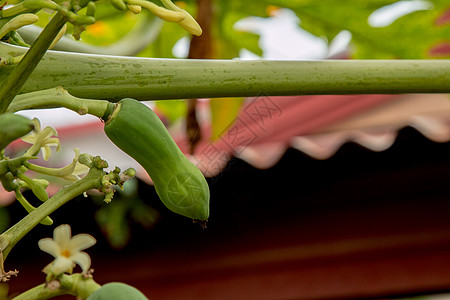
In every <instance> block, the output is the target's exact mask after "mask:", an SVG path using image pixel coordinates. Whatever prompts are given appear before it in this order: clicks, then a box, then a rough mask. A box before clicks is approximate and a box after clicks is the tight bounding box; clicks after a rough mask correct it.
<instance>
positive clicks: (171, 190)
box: [104, 98, 210, 220]
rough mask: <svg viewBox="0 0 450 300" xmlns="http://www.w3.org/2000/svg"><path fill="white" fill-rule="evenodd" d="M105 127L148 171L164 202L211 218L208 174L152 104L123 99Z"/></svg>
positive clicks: (198, 217)
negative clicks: (183, 148)
mask: <svg viewBox="0 0 450 300" xmlns="http://www.w3.org/2000/svg"><path fill="white" fill-rule="evenodd" d="M104 130H105V133H106V135H107V136H108V137H109V139H110V140H111V141H112V142H113V143H114V144H116V146H118V147H119V148H120V149H122V150H123V151H124V152H125V153H127V154H128V155H130V156H131V157H133V158H134V159H135V160H136V161H137V162H138V163H139V164H141V166H142V167H143V168H144V169H145V170H146V171H147V173H148V174H149V175H150V177H151V179H152V180H153V183H154V184H155V189H156V192H157V193H158V195H159V197H160V199H161V201H162V202H163V203H164V205H166V206H167V207H168V208H169V209H170V210H172V211H173V212H176V213H178V214H180V215H183V216H186V217H189V218H192V219H194V220H207V219H208V216H209V197H210V195H209V187H208V183H207V182H206V180H205V177H204V176H203V174H202V173H201V172H200V170H199V169H198V168H197V167H196V166H195V165H194V164H193V163H192V162H191V161H189V160H188V159H187V158H186V156H185V155H184V154H183V153H182V152H181V150H180V149H179V148H178V146H177V144H176V143H175V141H174V140H173V139H172V137H171V136H170V134H169V132H168V131H167V129H166V127H165V126H164V124H163V123H162V122H161V120H160V119H159V118H158V116H157V115H156V114H155V113H154V112H153V111H152V110H151V109H150V108H149V107H147V106H146V105H144V104H143V103H141V102H139V101H137V100H134V99H130V98H126V99H123V100H121V101H120V102H119V103H118V104H117V105H116V107H115V110H114V111H113V113H112V114H111V115H110V117H109V118H108V120H107V121H106V123H105V128H104Z"/></svg>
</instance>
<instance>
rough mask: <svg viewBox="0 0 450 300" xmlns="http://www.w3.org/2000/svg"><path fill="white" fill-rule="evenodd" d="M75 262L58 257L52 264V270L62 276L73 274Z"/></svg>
mask: <svg viewBox="0 0 450 300" xmlns="http://www.w3.org/2000/svg"><path fill="white" fill-rule="evenodd" d="M73 267H74V262H73V260H72V259H69V258H67V257H65V256H58V257H57V258H56V259H55V260H54V261H53V263H52V265H51V267H50V270H51V271H52V272H53V273H55V274H62V273H65V272H69V273H71V272H72V269H73Z"/></svg>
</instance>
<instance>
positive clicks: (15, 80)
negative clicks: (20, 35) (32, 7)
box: [0, 12, 66, 113]
mask: <svg viewBox="0 0 450 300" xmlns="http://www.w3.org/2000/svg"><path fill="white" fill-rule="evenodd" d="M65 23H66V20H65V17H64V16H63V15H62V14H61V13H59V12H58V13H57V14H56V15H55V16H54V17H53V18H52V20H51V21H50V22H49V23H48V25H47V26H46V28H45V29H44V31H42V33H41V34H40V35H39V37H38V38H37V40H36V41H35V42H34V44H33V45H32V46H31V48H30V49H29V51H28V52H27V53H26V55H25V56H24V57H23V58H22V60H21V61H20V63H19V64H18V65H17V66H16V67H15V68H14V69H12V71H11V73H10V74H9V76H7V77H6V79H4V80H2V86H1V88H0V113H4V112H5V111H6V109H7V108H8V106H9V104H10V103H11V101H12V100H13V99H14V97H15V96H16V95H17V93H18V92H19V91H20V90H21V88H22V86H23V85H24V83H25V82H26V81H27V79H28V77H29V76H30V75H31V73H32V72H33V70H34V69H35V68H36V66H37V64H38V63H39V62H40V60H41V58H42V57H43V56H44V54H45V52H46V51H47V49H48V47H49V46H50V45H51V43H52V42H53V40H54V39H55V37H56V35H57V34H58V33H59V31H60V30H61V28H62V26H63V25H64V24H65Z"/></svg>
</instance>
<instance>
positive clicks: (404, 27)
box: [264, 0, 450, 59]
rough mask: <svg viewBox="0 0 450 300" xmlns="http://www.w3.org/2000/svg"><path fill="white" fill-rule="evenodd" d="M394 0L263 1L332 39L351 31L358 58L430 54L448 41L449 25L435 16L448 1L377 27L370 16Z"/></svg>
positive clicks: (410, 57) (413, 56) (434, 2)
mask: <svg viewBox="0 0 450 300" xmlns="http://www.w3.org/2000/svg"><path fill="white" fill-rule="evenodd" d="M395 2H397V1H393V0H389V1H388V0H384V1H383V0H366V1H360V0H358V1H356V0H353V1H335V0H322V1H312V0H293V1H291V0H289V1H287V0H270V1H264V3H270V4H273V5H278V6H280V7H286V8H290V9H292V10H294V11H295V12H296V13H297V15H298V16H299V17H300V19H301V27H302V28H303V29H305V30H308V31H310V32H311V33H313V34H315V35H317V36H324V37H326V38H327V39H328V40H331V39H332V38H334V37H335V36H336V34H337V33H339V32H340V31H342V30H348V31H350V32H351V33H352V36H353V43H354V45H355V52H354V57H355V58H409V59H414V58H427V57H430V55H429V52H430V49H431V48H432V47H433V46H436V45H438V44H439V43H440V42H441V41H446V40H447V41H448V40H449V37H450V26H448V25H447V26H437V25H436V24H435V21H436V19H437V18H438V17H439V16H440V15H442V14H443V13H444V12H445V11H446V9H448V5H449V4H448V1H447V2H446V1H442V0H434V1H431V2H432V3H433V4H434V8H433V9H431V10H423V11H417V12H414V13H411V14H408V15H406V16H403V17H401V18H399V19H398V20H396V21H395V22H394V23H393V24H391V25H389V26H386V27H382V28H374V27H371V26H370V25H369V23H368V17H369V16H370V14H372V13H373V12H374V11H375V10H377V9H379V8H381V7H383V6H386V5H389V4H392V3H395Z"/></svg>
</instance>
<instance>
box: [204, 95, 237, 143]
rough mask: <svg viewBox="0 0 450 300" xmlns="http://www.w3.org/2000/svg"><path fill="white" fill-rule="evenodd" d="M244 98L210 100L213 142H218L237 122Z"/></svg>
mask: <svg viewBox="0 0 450 300" xmlns="http://www.w3.org/2000/svg"><path fill="white" fill-rule="evenodd" d="M243 102H244V99H243V98H215V99H211V100H210V107H211V127H212V133H211V140H213V141H214V140H217V139H218V138H220V136H221V135H222V134H223V133H224V132H225V130H226V129H227V128H228V127H230V126H231V125H232V124H233V123H234V121H235V120H236V118H237V116H238V114H239V110H240V108H241V106H242V103H243Z"/></svg>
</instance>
